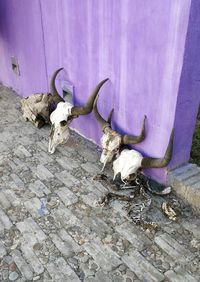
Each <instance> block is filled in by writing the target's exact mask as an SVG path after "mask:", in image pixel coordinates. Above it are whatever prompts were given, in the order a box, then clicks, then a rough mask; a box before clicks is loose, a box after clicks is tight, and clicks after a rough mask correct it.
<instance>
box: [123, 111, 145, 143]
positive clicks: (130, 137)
mask: <svg viewBox="0 0 200 282" xmlns="http://www.w3.org/2000/svg"><path fill="white" fill-rule="evenodd" d="M146 118H147V117H146V116H144V120H143V123H142V130H141V132H140V135H139V136H134V135H124V136H123V138H122V143H123V144H124V145H128V144H137V143H139V142H142V141H143V140H144V138H145V121H146Z"/></svg>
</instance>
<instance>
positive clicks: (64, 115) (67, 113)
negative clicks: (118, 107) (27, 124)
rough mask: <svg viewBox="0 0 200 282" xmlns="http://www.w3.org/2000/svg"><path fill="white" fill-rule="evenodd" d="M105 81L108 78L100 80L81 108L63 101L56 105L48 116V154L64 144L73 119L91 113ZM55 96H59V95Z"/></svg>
mask: <svg viewBox="0 0 200 282" xmlns="http://www.w3.org/2000/svg"><path fill="white" fill-rule="evenodd" d="M107 80H108V78H107V79H104V80H102V81H101V82H100V83H99V84H98V85H97V86H96V88H95V89H94V91H93V92H92V94H91V95H90V97H89V99H88V101H87V103H86V105H85V106H83V107H77V106H74V105H72V104H71V103H68V102H65V101H64V100H63V101H62V102H59V103H58V104H57V108H56V109H55V110H54V111H53V112H52V113H51V115H50V121H51V132H50V136H49V148H48V151H49V153H51V154H53V153H54V152H55V149H56V147H57V146H58V145H59V144H64V143H66V142H67V140H68V139H69V136H70V131H69V123H70V122H71V121H72V120H73V119H74V118H75V117H78V116H80V115H87V114H89V113H91V111H92V109H93V104H94V100H95V98H96V96H97V94H98V92H99V90H100V88H101V87H102V85H103V84H104V83H105V82H106V81H107ZM56 91H57V90H56ZM57 95H58V96H59V94H57ZM59 97H60V96H59Z"/></svg>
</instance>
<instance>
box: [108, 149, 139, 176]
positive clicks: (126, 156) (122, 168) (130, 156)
mask: <svg viewBox="0 0 200 282" xmlns="http://www.w3.org/2000/svg"><path fill="white" fill-rule="evenodd" d="M142 159H143V156H142V154H140V153H139V152H137V151H135V150H129V149H124V150H123V151H122V152H121V153H120V154H119V156H118V157H117V158H116V160H114V162H113V171H114V177H113V178H114V179H115V177H116V176H117V174H118V173H120V177H121V180H122V181H124V180H129V179H130V176H133V175H134V176H136V174H137V171H138V169H139V168H140V167H141V164H142Z"/></svg>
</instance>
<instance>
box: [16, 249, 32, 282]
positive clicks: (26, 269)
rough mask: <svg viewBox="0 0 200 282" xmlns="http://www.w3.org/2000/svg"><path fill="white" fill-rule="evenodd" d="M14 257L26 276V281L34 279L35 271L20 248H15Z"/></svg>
mask: <svg viewBox="0 0 200 282" xmlns="http://www.w3.org/2000/svg"><path fill="white" fill-rule="evenodd" d="M12 257H13V260H14V262H15V263H16V265H17V267H18V268H19V270H20V271H21V273H22V274H23V276H24V277H25V279H26V281H31V280H32V279H33V272H32V270H31V268H30V266H29V265H28V264H27V263H26V261H25V260H24V258H23V257H22V255H21V253H20V251H19V250H14V251H13V252H12Z"/></svg>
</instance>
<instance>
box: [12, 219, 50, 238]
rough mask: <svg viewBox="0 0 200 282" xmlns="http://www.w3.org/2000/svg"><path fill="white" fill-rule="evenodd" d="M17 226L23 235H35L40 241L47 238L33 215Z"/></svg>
mask: <svg viewBox="0 0 200 282" xmlns="http://www.w3.org/2000/svg"><path fill="white" fill-rule="evenodd" d="M16 226H17V228H18V229H19V230H20V232H21V233H22V235H23V236H24V235H28V236H29V237H31V236H34V237H35V238H36V239H37V241H38V242H42V241H44V240H45V239H46V235H45V233H44V232H43V231H42V229H41V228H40V227H39V225H38V224H37V223H36V222H35V221H34V220H33V219H32V218H31V217H29V218H25V219H24V221H21V222H18V223H16Z"/></svg>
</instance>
